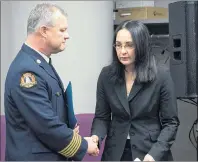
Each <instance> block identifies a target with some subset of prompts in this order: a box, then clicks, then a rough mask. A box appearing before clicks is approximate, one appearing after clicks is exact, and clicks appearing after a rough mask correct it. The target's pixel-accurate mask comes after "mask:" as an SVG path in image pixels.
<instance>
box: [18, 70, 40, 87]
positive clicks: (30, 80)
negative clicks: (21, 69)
mask: <svg viewBox="0 0 198 162" xmlns="http://www.w3.org/2000/svg"><path fill="white" fill-rule="evenodd" d="M36 84H37V81H36V78H35V75H34V74H32V73H24V74H23V75H22V76H21V81H20V86H21V87H25V88H31V87H33V86H35V85H36Z"/></svg>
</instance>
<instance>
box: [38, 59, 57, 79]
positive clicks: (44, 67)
mask: <svg viewBox="0 0 198 162" xmlns="http://www.w3.org/2000/svg"><path fill="white" fill-rule="evenodd" d="M39 66H40V67H41V68H43V69H44V70H45V71H46V72H47V73H48V74H49V75H50V76H51V77H52V78H54V79H55V80H56V81H57V82H58V78H57V77H56V75H55V74H54V71H53V70H52V68H51V67H50V65H49V64H48V63H47V62H41V63H40V64H39Z"/></svg>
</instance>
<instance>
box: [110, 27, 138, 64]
mask: <svg viewBox="0 0 198 162" xmlns="http://www.w3.org/2000/svg"><path fill="white" fill-rule="evenodd" d="M114 46H115V49H116V53H117V57H118V60H119V61H120V62H121V63H122V64H123V65H125V66H131V65H133V64H134V62H135V48H134V44H133V39H132V37H131V34H130V32H129V31H128V30H127V29H121V30H120V31H118V33H117V36H116V43H115V45H114Z"/></svg>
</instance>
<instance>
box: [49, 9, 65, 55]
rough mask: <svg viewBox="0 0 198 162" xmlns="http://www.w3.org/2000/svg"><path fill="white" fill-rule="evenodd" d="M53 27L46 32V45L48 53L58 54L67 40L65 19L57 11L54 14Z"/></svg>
mask: <svg viewBox="0 0 198 162" xmlns="http://www.w3.org/2000/svg"><path fill="white" fill-rule="evenodd" d="M53 20H54V21H53V22H54V26H53V27H49V28H48V29H47V32H46V35H47V37H46V43H47V46H48V48H49V51H50V53H58V52H61V51H63V50H64V49H65V43H66V40H67V39H69V34H68V31H67V30H68V24H67V18H66V17H65V16H64V15H62V14H61V13H60V12H59V11H56V12H55V13H54V18H53Z"/></svg>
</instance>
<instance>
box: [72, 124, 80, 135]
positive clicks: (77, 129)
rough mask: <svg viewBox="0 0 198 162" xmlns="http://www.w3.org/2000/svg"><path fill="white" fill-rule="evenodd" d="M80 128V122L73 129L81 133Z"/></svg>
mask: <svg viewBox="0 0 198 162" xmlns="http://www.w3.org/2000/svg"><path fill="white" fill-rule="evenodd" d="M79 129H80V126H79V125H78V124H76V126H75V128H74V129H73V130H74V132H75V133H77V134H79V132H80V131H79Z"/></svg>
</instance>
